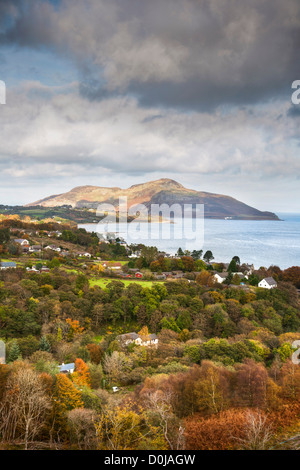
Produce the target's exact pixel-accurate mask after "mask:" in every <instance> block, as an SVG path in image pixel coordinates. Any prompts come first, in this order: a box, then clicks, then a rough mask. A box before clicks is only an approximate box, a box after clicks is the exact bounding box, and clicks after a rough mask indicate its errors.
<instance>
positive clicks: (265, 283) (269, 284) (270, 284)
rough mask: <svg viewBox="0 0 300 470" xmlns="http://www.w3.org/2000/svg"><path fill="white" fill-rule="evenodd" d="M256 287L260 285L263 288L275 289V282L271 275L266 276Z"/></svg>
mask: <svg viewBox="0 0 300 470" xmlns="http://www.w3.org/2000/svg"><path fill="white" fill-rule="evenodd" d="M258 287H262V288H263V289H275V288H276V287H277V282H276V281H275V279H273V278H272V277H266V278H264V279H262V280H261V281H260V282H259V283H258Z"/></svg>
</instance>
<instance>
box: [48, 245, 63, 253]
mask: <svg viewBox="0 0 300 470" xmlns="http://www.w3.org/2000/svg"><path fill="white" fill-rule="evenodd" d="M45 250H52V251H56V252H57V253H60V252H61V248H59V246H56V245H48V246H46V248H45Z"/></svg>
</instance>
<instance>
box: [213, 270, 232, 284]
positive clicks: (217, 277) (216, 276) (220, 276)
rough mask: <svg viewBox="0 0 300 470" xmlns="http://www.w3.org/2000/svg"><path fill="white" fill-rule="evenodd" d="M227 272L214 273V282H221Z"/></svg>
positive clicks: (225, 277) (226, 275)
mask: <svg viewBox="0 0 300 470" xmlns="http://www.w3.org/2000/svg"><path fill="white" fill-rule="evenodd" d="M228 275H229V273H227V272H225V273H216V274H214V279H215V281H216V282H218V283H219V284H222V283H223V282H224V281H225V279H227V277H228Z"/></svg>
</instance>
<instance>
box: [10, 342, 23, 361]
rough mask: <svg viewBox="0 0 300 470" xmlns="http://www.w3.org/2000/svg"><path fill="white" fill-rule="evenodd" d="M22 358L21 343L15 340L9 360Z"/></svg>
mask: <svg viewBox="0 0 300 470" xmlns="http://www.w3.org/2000/svg"><path fill="white" fill-rule="evenodd" d="M21 358H22V354H21V351H20V348H19V345H18V343H17V341H13V342H12V345H11V348H10V351H9V355H8V362H14V361H17V360H18V359H21Z"/></svg>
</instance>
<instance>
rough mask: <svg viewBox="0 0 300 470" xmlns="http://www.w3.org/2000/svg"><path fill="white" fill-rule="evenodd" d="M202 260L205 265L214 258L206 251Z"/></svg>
mask: <svg viewBox="0 0 300 470" xmlns="http://www.w3.org/2000/svg"><path fill="white" fill-rule="evenodd" d="M203 259H204V261H206V262H207V263H210V262H211V261H212V260H213V259H214V256H213V254H212V252H211V251H210V250H208V251H206V253H205V254H204V256H203Z"/></svg>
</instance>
